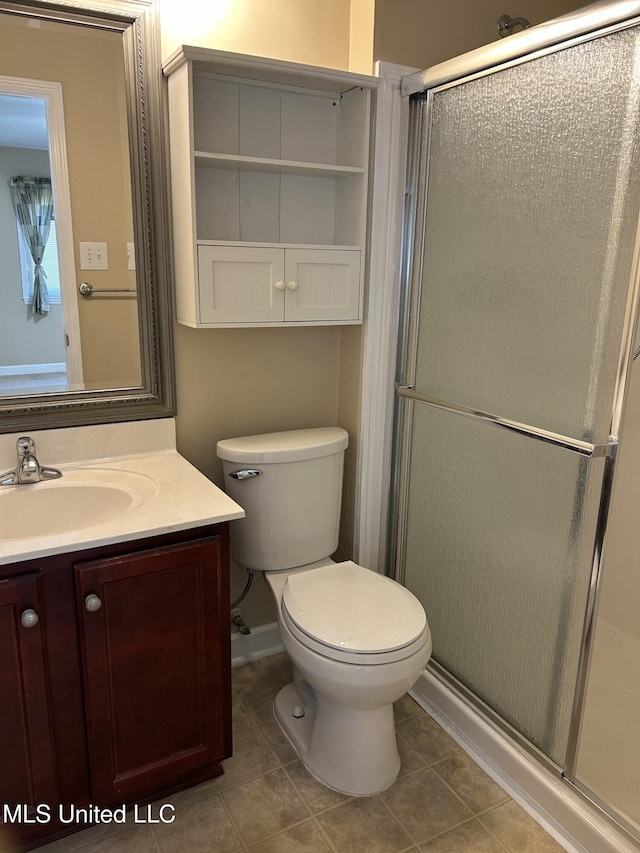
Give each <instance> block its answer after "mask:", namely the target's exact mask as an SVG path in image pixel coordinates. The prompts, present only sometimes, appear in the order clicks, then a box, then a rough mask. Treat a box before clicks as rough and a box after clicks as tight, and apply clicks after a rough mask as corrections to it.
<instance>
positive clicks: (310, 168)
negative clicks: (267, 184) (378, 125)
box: [194, 151, 364, 178]
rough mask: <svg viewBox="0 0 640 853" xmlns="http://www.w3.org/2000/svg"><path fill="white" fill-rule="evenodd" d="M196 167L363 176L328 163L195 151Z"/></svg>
mask: <svg viewBox="0 0 640 853" xmlns="http://www.w3.org/2000/svg"><path fill="white" fill-rule="evenodd" d="M194 158H195V163H196V166H205V167H209V168H212V169H237V170H239V171H243V172H267V173H269V174H276V175H307V176H308V177H318V178H342V177H345V176H346V175H363V174H364V169H362V168H360V167H358V166H334V165H331V164H328V163H306V162H302V161H296V160H276V159H273V158H270V157H244V156H242V155H239V154H213V153H210V152H207V151H195V152H194Z"/></svg>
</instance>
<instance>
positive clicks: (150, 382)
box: [0, 0, 175, 432]
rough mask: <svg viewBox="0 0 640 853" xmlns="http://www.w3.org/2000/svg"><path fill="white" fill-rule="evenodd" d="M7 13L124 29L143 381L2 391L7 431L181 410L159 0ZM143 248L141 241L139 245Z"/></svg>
mask: <svg viewBox="0 0 640 853" xmlns="http://www.w3.org/2000/svg"><path fill="white" fill-rule="evenodd" d="M0 12H3V13H8V14H13V15H22V16H27V17H31V18H40V19H46V20H51V21H56V22H60V23H76V24H83V25H85V26H88V27H99V28H101V29H107V30H111V31H113V32H116V33H118V32H120V33H122V37H123V48H124V63H125V79H126V97H127V113H128V125H129V153H130V166H131V184H132V187H131V195H132V203H133V223H134V239H135V245H136V267H137V273H136V281H137V288H138V317H139V330H140V360H141V375H142V382H141V386H140V387H135V388H124V389H107V390H100V391H68V392H63V393H52V394H37V395H33V396H30V395H27V394H25V395H20V396H15V397H0V432H14V431H20V430H25V429H32V430H33V429H50V428H53V427H64V426H81V425H87V424H96V423H110V422H114V421H130V420H139V419H144V418H156V417H169V416H171V415H173V414H175V402H174V401H175V391H174V378H173V348H172V317H173V304H172V299H171V292H170V281H171V276H170V260H171V259H170V257H169V233H170V232H169V224H168V194H167V175H166V157H165V146H166V139H165V126H164V119H163V116H164V112H163V98H162V71H161V63H160V51H159V44H158V41H159V34H158V26H157V18H156V9H155V4H154V2H153V0H113V2H111V0H105V3H104V4H101V0H94V3H93V4H91V5H86V4H84V3H81V2H73V3H66V2H57V3H49V2H47V0H27V2H9V0H0ZM138 247H139V248H138Z"/></svg>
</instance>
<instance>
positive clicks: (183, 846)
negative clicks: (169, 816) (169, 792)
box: [118, 795, 243, 853]
mask: <svg viewBox="0 0 640 853" xmlns="http://www.w3.org/2000/svg"><path fill="white" fill-rule="evenodd" d="M153 832H154V835H155V838H156V841H157V843H158V848H159V850H160V853H186V851H189V853H233V851H236V850H242V849H243V844H242V840H241V838H240V836H239V834H238V832H237V831H236V828H235V827H234V825H233V822H232V820H231V819H230V817H229V815H228V813H227V810H226V808H225V806H224V803H223V802H222V798H221V797H220V796H219V795H217V796H214V797H208V798H207V799H205V800H200V801H199V802H195V803H189V804H188V805H186V806H184V807H182V808H180V809H177V810H176V819H175V821H174V822H173V823H171V824H166V825H161V826H155V827H154V830H153ZM118 853H119V851H118Z"/></svg>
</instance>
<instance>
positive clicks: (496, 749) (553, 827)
mask: <svg viewBox="0 0 640 853" xmlns="http://www.w3.org/2000/svg"><path fill="white" fill-rule="evenodd" d="M411 695H412V696H413V698H414V699H415V700H416V701H417V702H418V703H419V704H420V705H421V706H422V707H423V708H424V709H425V711H427V713H429V714H430V715H431V716H432V717H433V718H434V719H435V720H436V721H437V722H438V723H439V724H440V725H441V726H442V727H443V728H444V729H445V731H447V732H448V733H449V734H450V735H451V737H452V738H453V739H454V740H455V741H456V742H457V743H459V744H460V746H461V747H462V748H463V749H464V750H465V752H467V753H468V754H469V755H470V756H471V757H472V758H473V759H474V761H475V762H476V763H477V764H479V765H480V766H481V767H482V768H483V770H485V771H486V772H487V773H488V774H489V776H491V777H492V778H493V779H494V780H495V781H496V782H497V783H498V784H499V785H500V786H501V787H502V788H504V789H505V790H506V791H507V793H508V794H509V795H510V796H511V797H512V798H513V799H514V800H516V802H518V803H519V804H520V805H521V806H522V807H523V808H524V809H525V810H526V811H527V812H528V813H529V814H530V815H531V816H532V817H533V818H534V819H535V820H536V821H537V822H538V823H539V824H540V825H541V826H543V827H544V829H546V831H547V832H548V833H549V834H550V835H552V836H553V837H554V838H555V839H556V841H557V842H558V843H559V844H561V845H562V846H563V847H564V848H565V849H566V850H568V851H570V853H594V851H598V853H637V850H638V848H637V847H636V846H635V845H634V844H633V843H632V842H631V841H630V840H629V839H628V838H627V836H626V835H624V834H623V833H622V832H618V831H617V829H616V828H615V826H613V825H612V823H610V822H609V821H607V819H606V817H605V816H604V815H603V814H602V813H601V812H600V811H599V810H598V809H597V808H596V807H595V806H591V804H590V803H589V801H588V800H587V799H586V798H585V797H582V796H581V795H580V794H579V793H578V792H577V791H576V790H575V789H574V788H572V787H571V786H570V785H569V784H568V783H567V782H566V781H564V780H562V779H559V778H557V777H556V776H555V775H554V774H553V773H551V772H550V771H549V770H547V769H546V768H545V767H543V766H542V765H540V764H538V762H536V761H535V760H534V759H533V758H532V757H531V756H529V755H528V754H527V753H526V752H524V750H522V749H521V748H520V747H518V746H517V745H516V744H515V743H513V742H512V741H510V740H509V739H508V737H507V735H505V734H503V733H502V732H500V731H498V730H497V728H495V727H494V726H493V725H491V724H490V723H489V722H488V721H486V720H485V719H484V718H483V717H482V716H481V715H480V713H478V711H477V710H476V709H475V708H473V707H472V706H471V705H470V704H469V703H467V702H465V701H464V699H462V698H461V697H460V696H458V695H457V693H456V692H454V691H453V690H452V689H451V688H450V687H449V686H447V685H446V684H444V682H442V681H441V680H440V679H439V678H437V677H436V676H435V675H434V674H433V673H431V672H430V671H429V670H425V672H424V673H423V675H421V676H420V678H419V680H418V682H417V684H416V685H415V687H414V688H413V690H411Z"/></svg>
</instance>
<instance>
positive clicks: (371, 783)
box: [218, 427, 431, 796]
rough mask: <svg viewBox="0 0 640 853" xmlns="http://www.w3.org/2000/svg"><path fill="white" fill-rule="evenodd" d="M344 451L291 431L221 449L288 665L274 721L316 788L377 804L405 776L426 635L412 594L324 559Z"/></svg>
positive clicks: (242, 533)
mask: <svg viewBox="0 0 640 853" xmlns="http://www.w3.org/2000/svg"><path fill="white" fill-rule="evenodd" d="M347 443H348V436H347V433H346V432H345V431H344V430H342V429H339V428H334V427H331V428H325V429H312V430H294V431H288V432H284V433H268V434H265V435H260V436H248V437H244V438H236V439H229V440H226V441H221V442H219V443H218V456H219V457H220V458H221V459H222V460H223V467H224V472H225V488H226V489H227V491H228V492H229V494H230V495H231V496H232V497H233V498H234V500H236V501H237V502H238V503H240V504H241V505H242V506H243V507H244V509H245V512H246V518H245V519H242V520H240V521H238V522H233V523H232V525H231V551H232V556H233V557H234V559H235V560H236V561H237V562H238V563H240V564H241V565H244V566H245V567H246V568H247V569H249V570H251V571H263V572H264V573H265V579H266V582H267V585H268V587H269V589H270V591H271V593H272V595H273V599H274V603H275V606H276V613H277V619H278V627H279V631H280V637H281V639H282V643H283V645H284V648H285V649H286V651H287V652H288V654H289V656H290V658H291V661H292V664H293V672H294V679H293V682H292V683H291V684H288V685H286V686H285V687H284V688H283V689H282V690H281V691H280V692H279V693H278V695H277V697H276V700H275V703H274V714H275V717H276V720H277V722H278V724H279V725H280V727H281V728H282V730H283V731H284V733H285V735H286V736H287V737H288V739H289V740H290V742H291V744H292V745H293V747H294V749H295V750H296V752H297V753H298V755H299V756H300V758H301V759H302V761H303V763H304V764H305V766H306V767H307V769H308V770H309V771H310V772H311V773H312V774H313V776H315V777H316V779H318V780H319V781H320V782H322V783H324V784H325V785H327V786H328V787H330V788H333V789H334V790H337V791H340V792H341V793H345V794H349V795H352V796H371V795H373V794H376V793H379V792H380V791H383V790H385V788H388V787H389V785H391V784H392V783H393V782H394V781H395V779H396V777H397V775H398V772H399V770H400V756H399V753H398V747H397V742H396V735H395V726H394V718H393V703H394V702H396V701H397V700H398V699H400V697H401V696H403V695H404V693H406V692H407V691H408V690H410V689H411V687H412V686H413V685H414V684H415V682H416V681H417V679H418V678H419V676H420V674H421V673H422V671H423V670H424V668H425V666H426V664H427V661H428V660H429V657H430V655H431V635H430V631H429V626H428V624H427V619H426V616H425V612H424V609H423V608H422V605H421V604H420V602H419V601H418V600H417V599H416V598H415V596H414V595H412V594H411V593H410V592H409V591H408V590H406V589H405V588H404V587H402V586H401V585H400V584H398V583H396V582H395V581H393V580H391V579H390V578H387V577H385V576H383V575H380V574H377V573H376V572H372V571H370V570H369V569H366V568H364V567H362V566H359V565H358V564H357V563H354V562H352V561H346V562H341V563H334V562H333V561H332V560H331V559H330V558H329V555H330V554H332V553H333V552H334V551H335V549H336V547H337V542H338V527H339V518H340V496H341V491H342V470H343V458H344V450H345V448H346V446H347ZM305 556H306V557H307V558H308V559H305Z"/></svg>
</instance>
